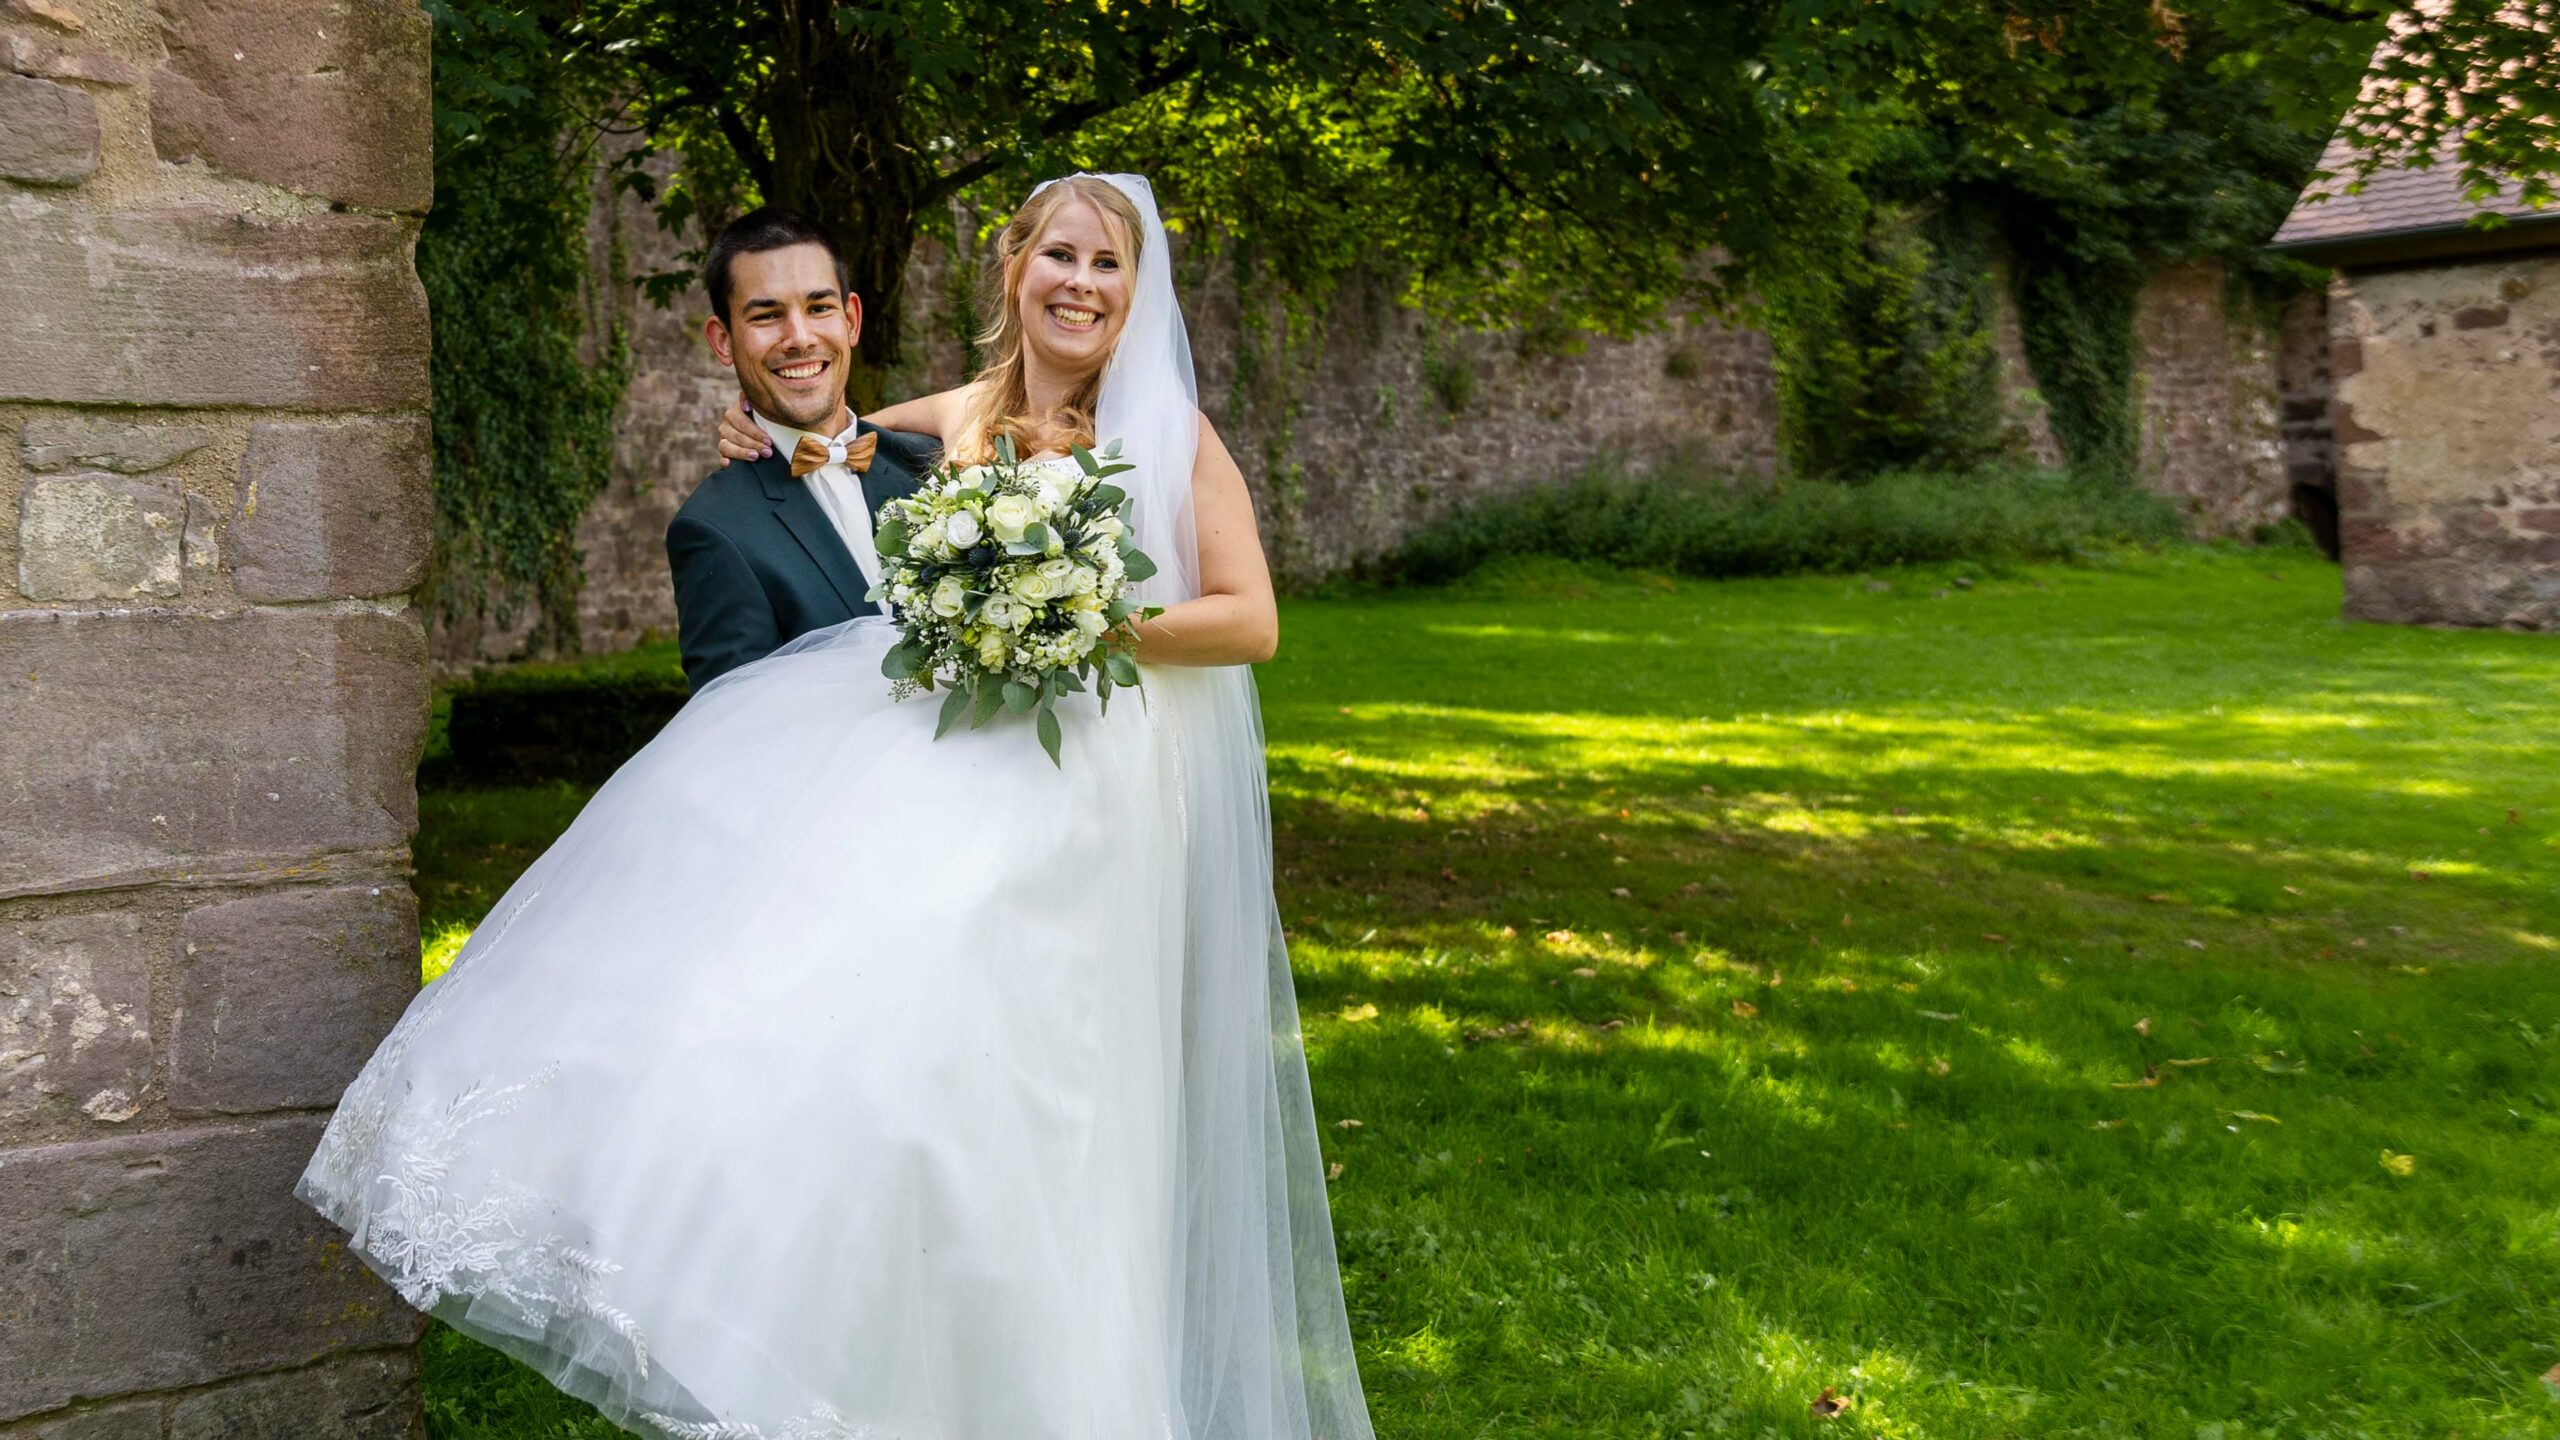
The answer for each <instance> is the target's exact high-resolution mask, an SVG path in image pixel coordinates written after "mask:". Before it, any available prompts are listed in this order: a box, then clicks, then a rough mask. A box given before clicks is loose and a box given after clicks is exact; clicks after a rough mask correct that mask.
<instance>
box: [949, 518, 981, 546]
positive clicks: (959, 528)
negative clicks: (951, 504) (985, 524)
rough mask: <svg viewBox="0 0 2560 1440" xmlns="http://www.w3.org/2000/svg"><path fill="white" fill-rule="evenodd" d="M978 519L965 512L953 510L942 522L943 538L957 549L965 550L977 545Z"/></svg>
mask: <svg viewBox="0 0 2560 1440" xmlns="http://www.w3.org/2000/svg"><path fill="white" fill-rule="evenodd" d="M978 534H979V531H978V517H977V516H975V515H972V514H970V513H969V512H968V511H966V510H954V511H952V512H951V514H950V516H949V518H947V519H945V520H944V521H943V522H942V535H943V538H944V539H946V540H948V541H950V542H951V544H952V545H953V546H954V547H955V548H958V549H961V550H966V549H968V548H969V547H970V546H972V545H975V544H977V543H978Z"/></svg>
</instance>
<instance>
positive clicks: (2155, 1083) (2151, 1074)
mask: <svg viewBox="0 0 2560 1440" xmlns="http://www.w3.org/2000/svg"><path fill="white" fill-rule="evenodd" d="M2112 1083H2113V1085H2114V1086H2115V1088H2116V1089H2118V1090H2157V1089H2159V1088H2160V1071H2159V1070H2158V1069H2157V1068H2156V1067H2153V1066H2150V1065H2145V1066H2143V1067H2142V1078H2141V1079H2139V1080H2117V1081H2114V1082H2112Z"/></svg>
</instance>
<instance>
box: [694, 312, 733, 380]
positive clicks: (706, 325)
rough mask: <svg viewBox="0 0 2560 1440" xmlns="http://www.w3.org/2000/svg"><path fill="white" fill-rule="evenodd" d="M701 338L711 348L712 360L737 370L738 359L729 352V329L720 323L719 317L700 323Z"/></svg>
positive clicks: (715, 316)
mask: <svg viewBox="0 0 2560 1440" xmlns="http://www.w3.org/2000/svg"><path fill="white" fill-rule="evenodd" d="M702 338H703V339H704V340H705V341H707V342H708V343H709V344H710V346H711V358H712V359H714V360H717V361H719V362H720V363H721V364H723V365H726V366H728V367H729V368H730V369H732V370H735V369H737V368H738V357H737V356H736V355H734V354H732V353H730V350H729V327H728V326H726V325H723V324H721V323H720V317H719V316H717V315H714V316H712V317H711V318H710V319H708V320H705V321H703V322H702Z"/></svg>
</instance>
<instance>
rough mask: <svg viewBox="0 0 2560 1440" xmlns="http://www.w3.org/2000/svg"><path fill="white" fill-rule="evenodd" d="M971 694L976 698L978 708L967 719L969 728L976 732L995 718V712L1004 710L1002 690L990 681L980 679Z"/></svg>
mask: <svg viewBox="0 0 2560 1440" xmlns="http://www.w3.org/2000/svg"><path fill="white" fill-rule="evenodd" d="M973 693H975V694H976V695H977V697H978V708H977V711H976V713H975V714H972V715H971V716H970V717H969V728H970V729H972V730H976V729H980V728H982V727H983V726H985V724H986V723H987V722H988V721H990V720H993V719H994V718H996V712H997V711H1000V710H1002V709H1003V708H1004V690H1003V689H1002V687H1000V686H997V685H995V684H994V683H992V682H990V681H987V680H984V679H981V680H980V681H979V682H978V684H977V686H976V687H975V690H974V692H973Z"/></svg>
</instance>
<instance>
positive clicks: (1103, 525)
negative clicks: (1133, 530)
mask: <svg viewBox="0 0 2560 1440" xmlns="http://www.w3.org/2000/svg"><path fill="white" fill-rule="evenodd" d="M1091 529H1092V530H1093V533H1094V534H1096V535H1100V536H1103V537H1105V538H1107V539H1112V540H1117V539H1119V538H1120V537H1121V536H1122V535H1125V534H1127V533H1128V531H1129V527H1128V526H1126V525H1124V524H1122V523H1120V517H1119V516H1117V515H1105V516H1103V517H1102V518H1100V519H1098V520H1096V521H1094V522H1093V525H1092V526H1091Z"/></svg>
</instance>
